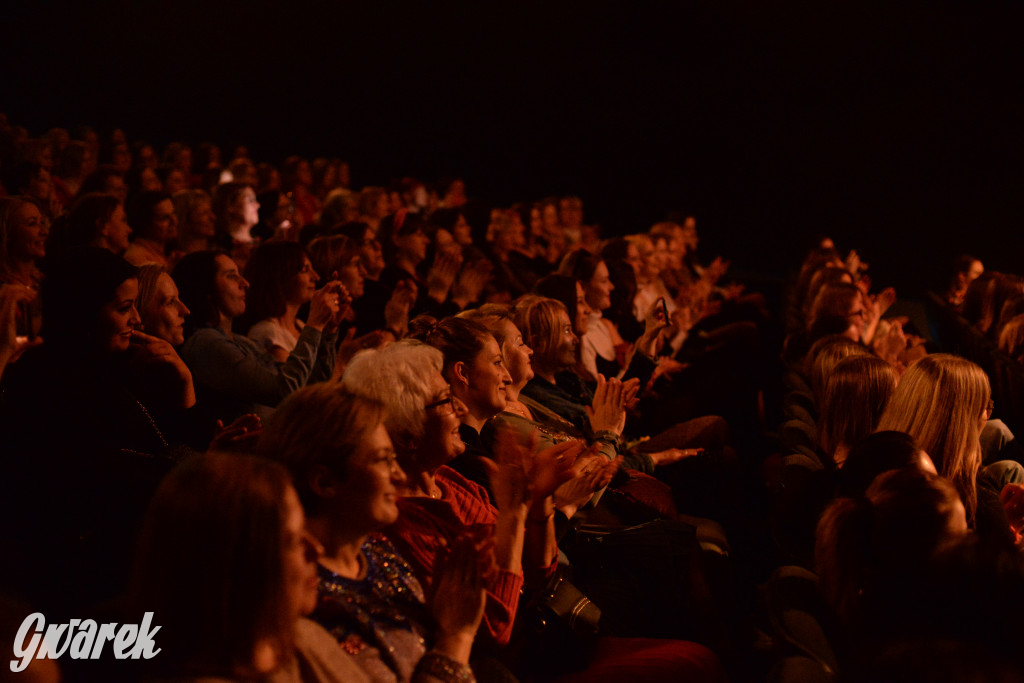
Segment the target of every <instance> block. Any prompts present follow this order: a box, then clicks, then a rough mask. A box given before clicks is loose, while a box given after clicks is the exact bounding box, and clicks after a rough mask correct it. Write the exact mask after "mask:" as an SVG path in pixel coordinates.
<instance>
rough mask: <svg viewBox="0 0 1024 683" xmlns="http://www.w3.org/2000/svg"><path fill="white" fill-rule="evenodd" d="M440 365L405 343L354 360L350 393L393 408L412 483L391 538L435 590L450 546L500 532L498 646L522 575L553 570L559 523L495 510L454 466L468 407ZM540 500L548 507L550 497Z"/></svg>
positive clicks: (494, 604) (433, 353)
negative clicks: (490, 530)
mask: <svg viewBox="0 0 1024 683" xmlns="http://www.w3.org/2000/svg"><path fill="white" fill-rule="evenodd" d="M441 364H442V356H441V352H440V351H438V350H437V349H434V348H431V347H430V346H427V345H425V344H422V343H419V342H416V341H411V340H410V341H400V342H397V343H395V344H392V345H390V346H387V347H384V348H382V349H379V350H368V351H363V352H361V353H359V354H356V356H355V358H353V359H352V362H351V363H350V364H349V366H348V368H347V369H346V371H345V377H344V386H346V387H348V388H349V389H350V390H351V391H352V392H353V393H357V394H360V395H364V396H367V397H370V398H374V399H376V400H378V401H380V402H381V403H383V404H384V405H385V407H386V408H387V417H386V418H385V420H384V425H385V426H386V427H387V430H388V434H389V435H390V437H391V441H392V443H393V444H394V448H395V452H396V454H397V456H398V462H399V464H400V465H401V466H402V469H403V470H405V474H406V479H407V481H406V483H405V486H404V488H403V490H402V492H401V493H402V497H401V498H400V499H399V502H398V506H399V510H400V513H401V514H400V515H399V518H398V521H397V522H396V523H395V524H394V525H392V526H391V527H390V528H389V529H388V530H387V535H388V537H389V538H390V539H391V540H392V542H394V544H395V545H396V546H397V547H398V549H399V551H400V552H401V553H402V555H403V556H404V557H405V558H406V559H407V560H408V561H409V563H410V564H411V565H412V566H413V569H414V570H415V572H416V575H417V577H418V578H419V580H420V582H421V583H423V584H424V586H425V587H426V588H427V590H428V591H429V590H430V583H431V577H432V576H433V574H434V568H435V566H436V565H437V563H438V561H439V559H440V556H441V553H443V549H444V545H445V544H446V543H447V544H448V545H451V544H452V543H453V542H454V541H455V539H457V538H458V537H459V536H461V535H462V534H463V533H464V532H465V530H466V529H467V528H472V527H474V526H476V525H481V526H483V525H493V526H494V555H495V563H496V565H497V570H496V571H495V572H494V575H493V577H492V578H491V580H490V581H489V583H488V585H487V602H486V606H485V609H484V624H485V626H486V634H488V635H489V636H490V637H491V639H492V640H493V641H495V642H497V643H498V644H505V643H507V642H508V641H509V638H510V637H511V635H512V622H513V620H514V619H515V615H516V609H517V607H518V605H519V593H520V589H521V588H522V586H523V569H524V567H526V568H527V571H528V572H529V576H530V580H531V581H530V582H531V585H535V582H537V583H539V582H541V581H543V580H545V579H546V578H547V577H548V576H549V575H550V573H551V572H553V571H554V562H555V553H556V551H557V548H556V547H555V544H554V524H553V518H554V515H553V513H552V514H546V513H545V514H536V513H535V511H534V510H533V509H532V508H534V507H535V506H532V505H531V504H530V501H528V500H527V501H523V500H520V499H518V498H517V497H515V496H514V495H505V496H502V495H499V496H497V497H496V498H497V500H496V502H497V503H498V504H497V507H495V506H493V505H491V503H490V501H489V498H488V495H487V492H486V491H485V490H484V488H483V487H482V486H480V485H479V484H476V483H474V482H471V481H469V480H468V479H466V478H465V477H463V476H462V475H461V474H459V473H458V472H456V471H455V470H453V469H451V468H450V467H448V466H447V465H446V463H448V462H449V461H451V460H452V459H453V458H454V457H455V456H457V455H459V454H460V453H462V452H463V450H465V444H464V443H463V442H462V439H461V438H460V437H459V425H460V417H462V416H463V415H465V413H466V407H465V405H464V404H463V403H462V401H460V400H459V399H457V398H455V397H454V396H453V394H452V390H451V388H450V387H449V386H448V383H447V382H446V381H445V379H444V377H443V376H442V375H441ZM535 469H538V470H539V469H542V468H539V467H538V468H535ZM496 476H497V477H498V478H499V479H503V478H505V477H507V476H509V475H508V473H507V472H505V473H504V474H498V475H496ZM520 483H521V484H522V485H524V486H525V485H526V483H525V482H520ZM505 488H507V487H501V486H496V487H495V490H496V491H498V490H501V491H504V490H505ZM522 490H524V491H525V490H526V489H522ZM537 494H538V495H540V496H542V500H547V499H550V492H545V491H543V490H538V491H537ZM528 512H529V514H530V515H531V523H529V524H527V513H528ZM542 512H543V511H542ZM524 539H525V540H526V543H525V550H524ZM482 631H483V629H482Z"/></svg>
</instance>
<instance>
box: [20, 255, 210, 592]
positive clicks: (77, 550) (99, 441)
mask: <svg viewBox="0 0 1024 683" xmlns="http://www.w3.org/2000/svg"><path fill="white" fill-rule="evenodd" d="M138 286H139V284H138V279H137V278H136V269H135V268H134V267H133V266H131V265H130V264H128V263H127V262H126V261H124V260H123V259H121V258H120V257H118V256H115V255H114V254H111V253H110V252H109V251H106V250H104V249H100V248H98V247H81V248H79V249H69V250H66V251H65V252H62V253H61V255H60V256H59V257H58V258H55V259H53V260H51V261H50V262H48V264H47V277H46V279H45V280H44V281H43V291H42V298H43V302H44V305H45V309H46V320H45V327H44V329H43V333H44V338H45V340H46V343H45V344H43V345H41V346H38V347H36V348H32V349H29V350H28V351H26V352H25V354H24V355H23V357H22V358H21V359H20V360H19V361H18V362H17V363H15V364H14V365H13V366H11V367H10V368H8V370H7V373H6V375H5V377H4V394H5V403H4V410H3V420H4V425H3V427H2V431H3V433H4V434H5V437H4V438H5V443H4V450H5V454H8V455H9V456H10V457H8V458H5V460H4V469H5V472H4V476H2V477H0V479H2V480H3V481H4V482H5V486H8V487H9V490H7V491H4V492H3V493H4V494H6V495H0V498H3V499H4V500H5V502H7V503H10V504H13V505H15V507H14V508H13V509H18V507H17V506H18V505H26V506H32V509H36V510H37V511H38V513H37V514H36V515H34V516H33V517H32V520H31V522H30V523H29V524H27V528H24V529H20V530H19V531H20V532H24V533H26V534H27V535H28V536H27V537H26V539H25V540H26V541H27V542H28V544H29V547H33V548H34V551H33V553H32V554H31V558H32V559H31V562H26V567H32V568H33V569H32V574H31V576H30V578H29V582H30V583H31V584H32V585H33V586H34V585H36V583H37V582H38V583H39V585H41V586H43V587H44V590H45V591H46V600H47V603H50V602H51V601H53V602H59V601H61V600H67V601H68V602H67V603H66V604H64V605H61V608H62V610H63V609H64V608H67V607H72V606H80V605H82V604H86V603H88V602H89V601H91V600H96V599H99V598H101V597H111V596H112V595H114V594H116V592H117V591H118V590H119V589H120V588H121V587H123V584H122V581H123V580H124V577H125V575H126V572H127V569H128V565H129V557H128V555H129V548H130V547H131V542H132V538H133V535H134V533H135V532H136V530H137V525H138V523H139V521H140V520H141V518H142V512H143V510H144V508H145V504H146V502H147V501H148V499H149V496H150V495H151V494H152V491H153V490H154V488H155V487H156V485H157V483H158V482H159V480H160V478H161V477H162V476H163V475H164V474H165V473H166V472H167V471H168V470H169V469H170V467H171V466H172V465H173V464H174V462H175V461H176V460H177V459H178V458H180V457H181V456H182V455H183V451H182V449H181V448H180V447H178V444H180V443H181V441H182V439H181V438H180V437H181V434H180V432H179V431H178V429H177V426H178V425H179V424H180V420H182V419H185V416H186V413H187V411H188V409H189V408H191V407H192V406H193V405H194V404H195V393H194V390H193V384H192V375H191V373H190V372H189V370H188V368H187V367H186V366H185V364H184V363H183V362H182V360H181V359H180V358H179V357H178V355H177V354H176V353H175V351H174V349H173V348H172V347H171V345H170V344H168V343H167V342H166V341H164V340H162V339H159V338H157V337H154V336H151V335H147V334H144V333H142V332H140V331H138V329H137V327H138V324H139V315H138V312H137V310H136V308H135V299H136V296H137V293H138ZM55 387H59V391H55V390H54V389H55ZM19 501H20V502H19ZM41 501H42V502H43V503H42V504H41V503H40V502H41ZM26 509H27V508H26ZM12 514H15V513H12ZM13 556H17V555H16V552H15V551H12V557H13ZM37 563H39V564H41V565H42V566H37ZM65 573H67V574H68V575H67V576H65ZM97 577H101V578H100V579H99V580H97Z"/></svg>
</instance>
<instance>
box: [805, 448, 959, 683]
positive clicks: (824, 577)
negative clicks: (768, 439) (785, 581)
mask: <svg viewBox="0 0 1024 683" xmlns="http://www.w3.org/2000/svg"><path fill="white" fill-rule="evenodd" d="M967 533H968V528H967V519H966V514H965V510H964V506H963V503H962V502H961V499H960V496H959V495H958V493H957V490H956V488H955V487H954V486H953V485H951V484H950V483H949V482H948V481H947V480H946V479H944V478H942V477H939V476H936V475H934V474H931V473H928V472H925V471H922V470H919V469H917V468H903V469H899V470H894V471H890V472H885V473H884V474H881V475H880V476H878V478H876V479H875V481H874V483H873V484H871V486H870V487H869V488H868V490H867V493H866V494H865V495H864V496H862V497H858V498H839V499H838V500H836V501H835V502H834V503H832V504H831V505H830V506H829V507H828V509H827V510H825V513H824V514H823V515H822V517H821V521H820V522H819V524H818V531H817V544H816V548H815V558H816V562H815V566H816V571H817V573H818V576H819V579H820V586H821V591H822V594H823V595H824V597H825V601H826V603H827V604H828V606H829V607H830V608H831V610H832V613H833V614H834V615H835V617H836V620H837V622H838V624H839V626H840V632H839V635H840V636H841V637H840V638H839V639H837V641H836V642H835V643H834V644H835V645H837V646H839V647H840V652H841V653H842V654H843V655H845V657H842V658H841V663H842V664H843V665H844V667H846V669H845V670H844V673H850V674H852V677H853V679H854V680H870V679H863V678H859V677H858V676H857V675H856V673H857V670H858V669H859V668H860V667H864V666H865V664H866V663H867V662H870V660H871V659H872V657H873V656H876V655H877V648H879V647H880V646H882V645H884V644H886V643H887V642H888V641H890V640H891V639H893V638H895V637H900V638H905V637H907V635H908V634H912V633H915V632H917V633H920V632H921V626H923V622H924V621H925V619H923V615H925V614H927V613H928V612H929V611H931V610H933V609H935V607H936V606H938V607H939V611H941V609H942V608H941V605H942V604H945V601H943V600H941V599H940V600H936V597H937V596H936V595H935V594H929V593H928V591H927V590H925V589H923V587H924V586H928V587H931V584H930V583H929V581H928V580H927V579H928V578H929V575H930V574H931V573H932V572H933V571H934V569H935V566H936V565H935V560H936V557H937V556H938V555H939V554H940V553H941V551H942V550H943V549H945V548H949V547H951V546H952V545H954V544H956V543H957V542H958V541H959V540H961V539H962V538H963V537H964V536H965V535H966V534H967ZM929 603H931V604H930V605H929ZM964 616H965V617H966V615H964Z"/></svg>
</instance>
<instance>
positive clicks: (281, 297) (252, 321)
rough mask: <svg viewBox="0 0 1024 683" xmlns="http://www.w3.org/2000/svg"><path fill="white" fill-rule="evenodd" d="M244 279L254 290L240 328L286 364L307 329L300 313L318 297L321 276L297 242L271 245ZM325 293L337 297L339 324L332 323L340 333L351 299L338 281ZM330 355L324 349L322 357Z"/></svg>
mask: <svg viewBox="0 0 1024 683" xmlns="http://www.w3.org/2000/svg"><path fill="white" fill-rule="evenodd" d="M245 279H246V280H247V281H248V282H249V291H248V292H246V307H245V315H244V316H243V317H242V320H241V329H245V328H248V330H247V331H248V335H249V338H250V339H252V340H253V341H255V342H257V343H258V344H260V345H261V346H263V348H264V349H266V350H267V352H268V353H270V355H271V356H273V358H274V360H276V361H277V362H278V363H284V362H285V361H287V360H288V355H289V354H290V353H291V352H292V351H293V350H294V349H295V345H296V344H297V343H298V341H299V335H301V334H302V328H303V327H305V325H306V324H305V323H304V322H302V321H301V320H299V318H298V313H299V309H300V308H301V307H302V306H304V305H305V304H308V303H309V302H310V301H312V300H313V297H314V296H316V295H317V289H316V285H317V283H318V282H319V281H320V276H319V275H317V273H316V271H315V270H313V264H312V263H311V262H310V260H309V256H308V255H307V253H306V250H305V249H304V248H303V247H302V245H300V244H299V243H298V242H267V243H266V244H261V245H260V246H259V247H257V248H256V250H255V251H253V253H252V256H251V257H250V258H249V263H248V264H247V265H246V267H245ZM322 292H323V293H322V294H321V296H322V297H323V296H326V297H337V298H338V305H339V310H338V311H337V313H336V314H335V318H336V320H337V322H332V326H333V327H334V329H337V325H338V323H340V321H341V319H342V318H343V316H344V314H345V312H346V311H347V309H348V304H349V303H351V299H350V298H349V295H348V292H347V291H346V290H345V288H344V287H343V286H342V285H341V283H340V282H338V281H337V280H331V281H330V282H328V283H327V284H326V285H324V287H323V290H322ZM331 350H332V349H331V348H325V349H323V352H324V353H330V352H331Z"/></svg>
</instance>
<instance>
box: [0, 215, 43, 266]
mask: <svg viewBox="0 0 1024 683" xmlns="http://www.w3.org/2000/svg"><path fill="white" fill-rule="evenodd" d="M7 230H8V233H7V250H8V253H9V254H10V256H11V258H12V259H14V260H15V261H20V262H25V261H34V260H36V259H41V258H43V257H44V256H46V238H47V236H48V235H49V234H50V229H49V226H48V225H47V223H46V219H45V218H43V214H42V213H40V212H39V208H38V207H37V206H36V205H35V204H33V203H31V202H23V203H22V205H21V206H20V207H18V209H17V210H16V211H14V214H13V215H12V216H11V222H10V224H9V225H8V227H7Z"/></svg>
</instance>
